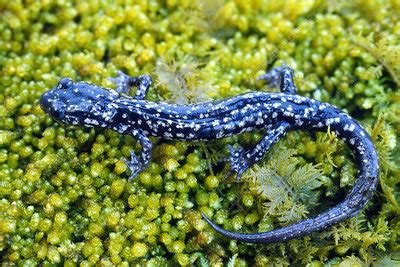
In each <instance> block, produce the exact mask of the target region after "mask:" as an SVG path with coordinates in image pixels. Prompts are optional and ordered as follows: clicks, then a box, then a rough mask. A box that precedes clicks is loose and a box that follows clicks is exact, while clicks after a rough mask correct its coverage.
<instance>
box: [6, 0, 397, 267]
mask: <svg viewBox="0 0 400 267" xmlns="http://www.w3.org/2000/svg"><path fill="white" fill-rule="evenodd" d="M134 2H135V3H131V4H128V3H126V2H123V1H122V2H121V1H117V2H116V3H106V2H101V1H95V0H94V1H89V2H79V3H75V2H73V1H42V2H34V3H33V2H32V3H29V4H26V3H22V2H21V1H8V2H7V1H2V2H1V3H0V14H1V16H0V34H1V36H2V37H1V39H0V250H1V262H3V263H5V264H17V265H40V264H43V265H45V266H48V265H61V264H62V263H63V264H64V265H65V266H76V265H78V264H79V265H82V266H91V265H95V264H97V265H107V266H108V265H120V266H128V265H132V264H136V265H146V264H147V265H148V266H153V265H183V266H184V265H191V264H197V265H201V266H208V265H211V266H222V265H229V266H252V265H256V266H266V265H273V264H277V265H291V264H308V265H309V266H321V265H324V264H325V265H328V266H347V265H352V266H353V265H354V266H362V265H364V264H371V263H375V264H376V265H383V264H386V265H396V264H399V254H398V251H399V250H400V246H399V232H400V228H399V226H400V223H399V216H400V207H399V204H398V203H399V195H400V185H399V183H400V175H399V160H398V159H399V158H400V157H399V156H400V152H399V148H398V147H399V146H398V144H397V142H398V140H399V136H400V127H399V124H398V118H399V116H400V113H399V111H400V107H399V103H400V95H399V91H398V89H399V88H398V86H399V62H400V56H399V51H400V47H399V42H398V41H399V39H398V36H399V32H400V22H399V21H398V14H399V13H400V5H399V4H398V1H390V0H357V1H347V2H344V1H339V2H333V1H331V2H329V4H326V2H325V1H319V0H311V1H292V0H290V1H284V2H282V1H268V0H265V1H239V0H238V1H219V0H217V1H215V0H214V1H208V0H207V1H192V2H190V1H179V0H168V1H134ZM283 61H285V62H286V63H287V64H288V65H290V66H292V67H293V68H295V70H296V74H297V75H296V82H297V85H298V88H299V93H300V94H301V95H304V96H307V97H312V98H315V99H318V100H321V101H326V102H329V103H332V104H334V105H337V106H339V107H340V108H342V109H344V110H347V111H348V112H349V113H350V114H351V115H352V116H353V117H355V118H356V119H357V120H359V121H360V122H361V123H362V124H363V125H364V126H365V127H366V128H367V130H368V131H369V132H370V134H371V136H372V138H373V140H374V142H375V144H376V146H377V149H378V152H379V156H380V162H381V174H380V185H379V187H378V191H377V194H376V195H375V196H374V198H373V200H372V201H371V202H370V203H369V204H368V205H367V207H366V209H364V210H363V212H362V213H361V214H359V215H358V216H356V217H354V218H352V219H349V220H347V221H345V222H343V223H341V224H338V225H336V226H334V227H332V228H331V229H328V230H326V231H324V232H321V233H315V234H312V235H310V236H307V237H303V238H299V239H296V240H291V241H289V242H286V243H281V244H272V245H249V244H243V243H240V242H236V241H232V240H227V239H225V238H221V237H220V236H217V235H216V234H215V232H213V231H212V230H211V229H210V228H209V227H208V226H207V224H206V222H205V221H204V220H203V219H202V217H201V215H200V212H203V213H205V214H206V215H207V216H209V217H212V218H213V220H215V222H217V223H218V224H219V225H223V226H224V227H225V228H227V229H233V230H236V231H243V232H255V231H258V230H269V229H273V228H276V227H280V226H282V225H284V224H287V223H289V222H292V221H295V220H297V219H299V218H301V217H304V216H310V215H312V214H316V213H319V212H321V211H322V210H324V209H326V208H327V207H328V206H332V205H334V204H335V203H337V202H338V201H340V199H342V197H343V195H344V194H345V192H346V191H347V190H348V189H349V188H350V187H351V186H352V184H353V181H354V175H355V172H356V166H354V164H353V161H352V157H351V152H350V151H349V150H348V149H347V148H346V147H345V146H344V145H343V143H342V142H340V141H338V140H336V139H335V138H334V136H332V135H331V134H330V133H321V134H313V133H304V132H293V133H290V134H289V135H288V136H287V137H286V138H285V139H284V140H282V141H281V142H280V144H279V146H277V147H275V148H274V149H273V151H272V152H271V153H270V154H269V156H268V157H266V159H265V160H264V162H262V163H260V164H259V165H258V166H256V167H254V168H253V169H252V170H251V171H249V172H248V173H246V174H245V177H246V178H247V179H245V181H244V182H243V183H227V182H226V181H224V180H223V176H224V174H225V171H226V169H222V168H223V167H222V164H220V162H221V159H222V158H223V157H226V156H227V155H228V151H227V146H226V145H227V144H234V143H237V142H240V143H241V144H242V145H243V146H245V147H248V146H251V145H252V144H253V143H254V142H256V141H257V140H258V139H259V138H260V136H261V133H248V134H244V135H241V136H235V137H232V138H227V139H224V140H219V141H215V142H210V143H208V144H207V145H205V144H202V143H186V142H164V141H161V142H158V143H157V145H156V146H155V148H154V151H153V154H154V156H153V160H152V163H151V164H150V166H149V167H148V168H147V169H146V170H145V171H144V172H143V173H141V174H140V176H139V177H138V178H137V179H135V180H134V181H127V178H128V175H129V173H128V171H127V168H126V166H125V164H124V163H123V161H121V158H122V157H128V156H129V153H130V151H131V150H137V149H139V146H138V144H137V143H136V142H135V140H133V138H131V137H129V136H122V135H120V134H117V133H115V132H112V131H109V130H97V129H84V128H74V127H66V126H63V125H59V124H58V123H56V122H54V121H53V120H52V119H51V118H50V117H49V116H47V115H46V114H44V113H43V111H42V110H41V109H40V107H39V105H38V99H39V97H40V95H41V94H42V93H43V92H44V91H46V90H48V89H49V88H51V87H53V86H54V85H55V84H56V83H57V82H58V80H59V78H60V77H62V76H69V77H71V78H73V79H75V80H85V81H89V82H93V83H96V84H99V85H102V86H106V87H110V86H112V85H111V84H110V82H109V81H108V80H107V77H110V76H114V74H115V72H116V70H122V71H126V72H127V73H129V74H131V75H137V74H144V73H150V74H153V76H154V78H156V81H157V82H158V85H157V86H156V88H152V89H151V90H150V93H149V96H148V98H149V99H151V100H156V101H158V100H160V99H164V100H166V101H172V102H173V101H178V102H182V103H187V102H196V101H199V100H205V99H220V98H225V97H227V96H232V95H236V94H238V93H243V92H246V91H250V90H273V89H270V88H268V89H263V88H262V85H261V84H259V83H257V82H255V77H256V76H258V75H260V74H262V73H264V69H265V65H266V64H268V66H269V67H273V66H276V65H280V64H281V63H282V62H283ZM204 91H205V92H206V93H204ZM289 152H290V153H289ZM288 153H289V154H288ZM282 158H286V159H287V160H288V163H289V164H284V163H280V162H276V163H274V160H275V161H276V160H277V159H282ZM285 162H286V160H285ZM273 163H274V164H273ZM272 178H274V179H272ZM306 178H308V179H306ZM305 179H306V181H305ZM278 182H281V183H284V184H285V186H282V187H281V186H279V185H277V184H276V183H278ZM283 190H287V193H286V191H283ZM277 192H278V193H277ZM260 194H261V195H260Z"/></svg>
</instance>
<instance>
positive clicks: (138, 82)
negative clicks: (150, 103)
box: [108, 71, 153, 99]
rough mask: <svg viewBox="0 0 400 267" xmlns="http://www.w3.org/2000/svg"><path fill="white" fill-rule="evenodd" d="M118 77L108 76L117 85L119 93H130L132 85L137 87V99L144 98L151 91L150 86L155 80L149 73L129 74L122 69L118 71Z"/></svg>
mask: <svg viewBox="0 0 400 267" xmlns="http://www.w3.org/2000/svg"><path fill="white" fill-rule="evenodd" d="M117 74H118V77H117V78H108V79H109V80H110V81H111V82H113V83H115V84H116V85H117V88H116V90H117V92H118V93H125V94H127V93H129V89H130V88H131V87H132V86H135V87H136V88H137V90H136V94H135V96H134V98H135V99H144V98H145V97H146V95H147V92H148V91H149V88H150V86H151V84H152V82H153V80H152V79H151V77H150V76H149V75H139V76H135V77H133V76H129V75H127V74H125V73H123V72H122V71H117Z"/></svg>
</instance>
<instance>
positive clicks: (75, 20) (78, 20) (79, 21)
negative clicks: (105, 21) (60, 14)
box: [74, 14, 82, 24]
mask: <svg viewBox="0 0 400 267" xmlns="http://www.w3.org/2000/svg"><path fill="white" fill-rule="evenodd" d="M81 20H82V17H81V15H80V14H79V15H77V16H76V17H75V18H74V22H75V23H76V24H80V23H81Z"/></svg>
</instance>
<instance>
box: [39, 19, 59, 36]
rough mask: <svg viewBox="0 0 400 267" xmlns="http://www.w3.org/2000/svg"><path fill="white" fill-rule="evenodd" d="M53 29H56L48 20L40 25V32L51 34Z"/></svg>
mask: <svg viewBox="0 0 400 267" xmlns="http://www.w3.org/2000/svg"><path fill="white" fill-rule="evenodd" d="M55 29H56V27H55V25H53V24H51V23H48V22H45V23H44V24H43V27H42V33H46V34H50V35H51V34H53V33H54V32H55Z"/></svg>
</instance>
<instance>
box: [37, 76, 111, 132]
mask: <svg viewBox="0 0 400 267" xmlns="http://www.w3.org/2000/svg"><path fill="white" fill-rule="evenodd" d="M117 97H118V93H117V92H115V91H113V90H106V89H103V88H102V87H99V86H96V85H92V84H88V83H84V82H78V83H74V82H73V81H72V80H71V79H70V78H62V79H61V80H60V82H59V83H58V85H57V86H56V87H54V88H53V89H52V90H49V91H47V92H45V93H44V94H43V95H42V96H41V98H40V106H41V108H42V109H43V110H44V111H45V112H46V113H47V114H49V115H50V116H51V117H52V118H53V119H55V120H56V121H58V122H63V123H66V124H72V125H83V126H88V127H91V126H101V125H102V124H104V123H106V122H108V121H110V120H111V119H112V116H113V115H114V114H115V113H116V111H115V108H113V107H112V106H111V105H108V103H109V101H111V100H113V99H115V98H117Z"/></svg>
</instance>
